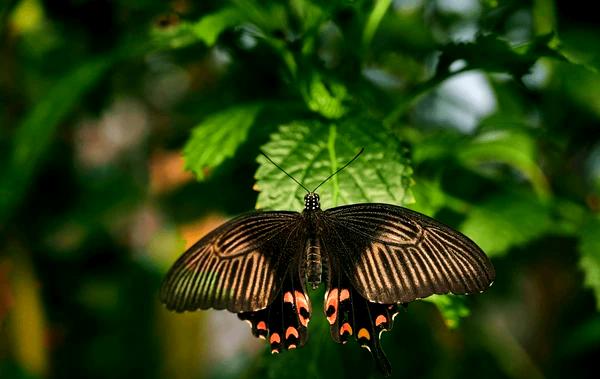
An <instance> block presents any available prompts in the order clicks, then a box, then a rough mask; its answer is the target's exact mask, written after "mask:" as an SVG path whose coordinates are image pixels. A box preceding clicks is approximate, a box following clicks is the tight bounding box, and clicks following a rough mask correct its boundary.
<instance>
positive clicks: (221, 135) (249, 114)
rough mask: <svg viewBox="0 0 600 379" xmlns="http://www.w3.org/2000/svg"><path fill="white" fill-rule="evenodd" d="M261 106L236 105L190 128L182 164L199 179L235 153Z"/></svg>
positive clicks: (203, 177)
mask: <svg viewBox="0 0 600 379" xmlns="http://www.w3.org/2000/svg"><path fill="white" fill-rule="evenodd" d="M261 108H262V106H261V105H259V104H250V105H239V106H236V107H232V108H229V109H225V110H223V111H221V112H218V113H216V114H212V115H210V116H208V117H207V118H206V119H205V120H204V121H202V122H201V123H200V124H199V125H197V126H195V127H194V129H193V130H192V136H191V137H190V139H189V140H188V142H187V143H186V145H185V148H184V150H183V154H184V156H185V167H186V168H187V169H189V170H191V171H193V172H194V173H195V174H196V177H197V178H198V179H199V180H203V179H205V178H206V173H207V170H210V169H212V168H214V167H216V166H218V165H219V164H221V163H222V162H223V161H224V160H225V159H227V158H230V157H232V156H233V155H234V154H235V151H236V150H237V148H238V146H239V145H240V144H241V143H243V142H244V141H245V140H246V138H247V136H248V130H249V129H250V127H251V126H252V124H253V123H254V120H255V119H256V116H257V115H258V113H259V112H260V110H261Z"/></svg>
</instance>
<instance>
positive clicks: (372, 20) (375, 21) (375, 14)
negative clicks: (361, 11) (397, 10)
mask: <svg viewBox="0 0 600 379" xmlns="http://www.w3.org/2000/svg"><path fill="white" fill-rule="evenodd" d="M390 4H392V0H378V1H377V2H376V3H375V6H374V7H373V10H372V11H371V14H369V18H368V19H367V24H366V25H365V29H364V31H363V35H362V48H363V51H364V50H366V48H367V46H368V45H369V44H370V43H371V40H372V39H373V36H374V35H375V32H376V31H377V28H378V27H379V24H380V23H381V20H382V19H383V16H384V15H385V12H386V11H387V9H388V8H389V6H390Z"/></svg>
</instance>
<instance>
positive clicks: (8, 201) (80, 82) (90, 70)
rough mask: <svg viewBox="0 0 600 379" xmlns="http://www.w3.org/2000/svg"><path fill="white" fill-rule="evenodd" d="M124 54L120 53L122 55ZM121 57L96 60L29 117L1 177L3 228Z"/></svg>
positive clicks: (71, 76) (74, 74) (72, 75)
mask: <svg viewBox="0 0 600 379" xmlns="http://www.w3.org/2000/svg"><path fill="white" fill-rule="evenodd" d="M119 53H120V52H119ZM117 56H118V53H115V54H111V55H105V56H102V57H99V58H95V59H92V60H90V61H88V62H86V63H83V64H82V65H80V66H79V67H77V68H75V69H74V70H73V71H71V72H70V73H69V74H67V75H66V76H64V77H63V78H62V79H61V80H60V81H59V82H58V83H57V84H56V85H55V86H54V87H53V88H52V89H51V90H50V91H48V93H47V94H46V95H45V97H44V98H43V99H41V100H40V101H39V102H38V103H37V104H36V105H35V107H34V108H33V109H32V110H31V112H29V113H28V114H27V116H26V117H25V119H24V120H23V121H22V122H21V124H20V125H19V127H18V128H17V130H16V132H15V135H14V142H13V150H12V152H11V154H10V156H9V159H8V162H6V163H5V164H3V167H2V172H1V174H0V225H2V224H3V223H4V221H5V220H6V219H7V218H8V217H9V216H10V213H11V212H12V210H13V209H14V208H15V207H16V206H17V205H18V203H19V202H20V200H21V198H22V197H23V195H24V191H25V190H26V188H27V186H28V185H29V183H30V181H31V179H32V177H33V176H34V174H35V171H36V169H37V167H38V164H39V163H40V161H41V160H42V158H43V157H44V153H45V152H46V150H47V149H48V147H49V145H50V143H51V141H52V138H53V137H54V134H55V133H56V129H57V127H58V125H59V124H60V123H61V122H62V121H63V120H64V119H65V118H66V117H67V115H68V114H69V112H71V111H72V109H73V108H74V107H75V106H76V105H77V104H78V103H79V102H80V101H81V98H82V97H83V95H84V94H85V93H86V92H87V91H89V90H90V89H91V88H92V87H93V85H94V84H95V83H96V82H98V80H99V79H100V78H101V77H102V74H103V73H104V72H105V71H106V70H107V69H108V68H109V67H110V66H111V65H112V63H114V61H115V59H116V58H117Z"/></svg>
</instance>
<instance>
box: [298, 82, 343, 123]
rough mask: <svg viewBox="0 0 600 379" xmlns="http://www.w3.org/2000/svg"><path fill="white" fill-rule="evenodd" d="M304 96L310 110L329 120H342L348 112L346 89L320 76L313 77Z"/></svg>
mask: <svg viewBox="0 0 600 379" xmlns="http://www.w3.org/2000/svg"><path fill="white" fill-rule="evenodd" d="M302 94H303V96H304V100H305V101H306V104H307V105H308V107H309V108H310V110H312V111H314V112H317V113H319V114H321V115H322V116H325V117H327V118H331V119H336V118H340V117H342V116H343V115H344V114H345V113H346V112H347V111H348V109H347V107H346V106H345V105H344V102H346V101H347V100H348V91H347V90H346V87H344V85H343V84H340V83H337V82H335V81H329V82H325V81H324V80H323V79H322V78H321V77H320V76H319V75H316V74H315V75H313V76H312V77H311V79H310V80H309V81H308V83H307V84H306V88H305V90H304V91H303V93H302Z"/></svg>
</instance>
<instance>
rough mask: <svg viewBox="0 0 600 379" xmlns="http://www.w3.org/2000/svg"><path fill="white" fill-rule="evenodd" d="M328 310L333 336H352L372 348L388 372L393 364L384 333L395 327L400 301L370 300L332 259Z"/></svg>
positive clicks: (338, 339) (341, 340)
mask: <svg viewBox="0 0 600 379" xmlns="http://www.w3.org/2000/svg"><path fill="white" fill-rule="evenodd" d="M332 263H333V266H332V272H331V275H330V277H329V283H328V290H327V292H326V293H325V304H324V307H323V309H324V311H325V317H326V318H327V321H328V322H329V325H330V332H331V337H332V338H333V340H334V341H336V342H338V343H346V342H348V340H350V339H354V340H356V341H357V342H358V343H359V345H360V346H361V347H363V348H366V349H367V350H369V351H370V352H371V354H372V355H373V358H374V359H375V361H376V363H377V366H378V367H379V369H380V370H381V371H382V372H383V374H384V375H386V376H388V375H390V374H391V370H392V368H391V365H390V362H389V361H388V359H387V358H386V356H385V354H384V352H383V349H382V348H381V340H380V338H381V333H382V332H383V331H389V330H391V329H392V323H393V318H394V316H395V314H396V313H397V305H396V304H378V303H373V302H369V301H367V300H366V299H365V298H364V297H362V296H361V295H360V294H359V293H358V292H357V291H356V290H355V289H354V287H353V286H352V284H351V283H350V281H349V280H348V279H347V278H346V276H345V275H344V274H343V273H342V272H340V271H339V270H337V269H336V267H335V266H336V263H335V262H332Z"/></svg>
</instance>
